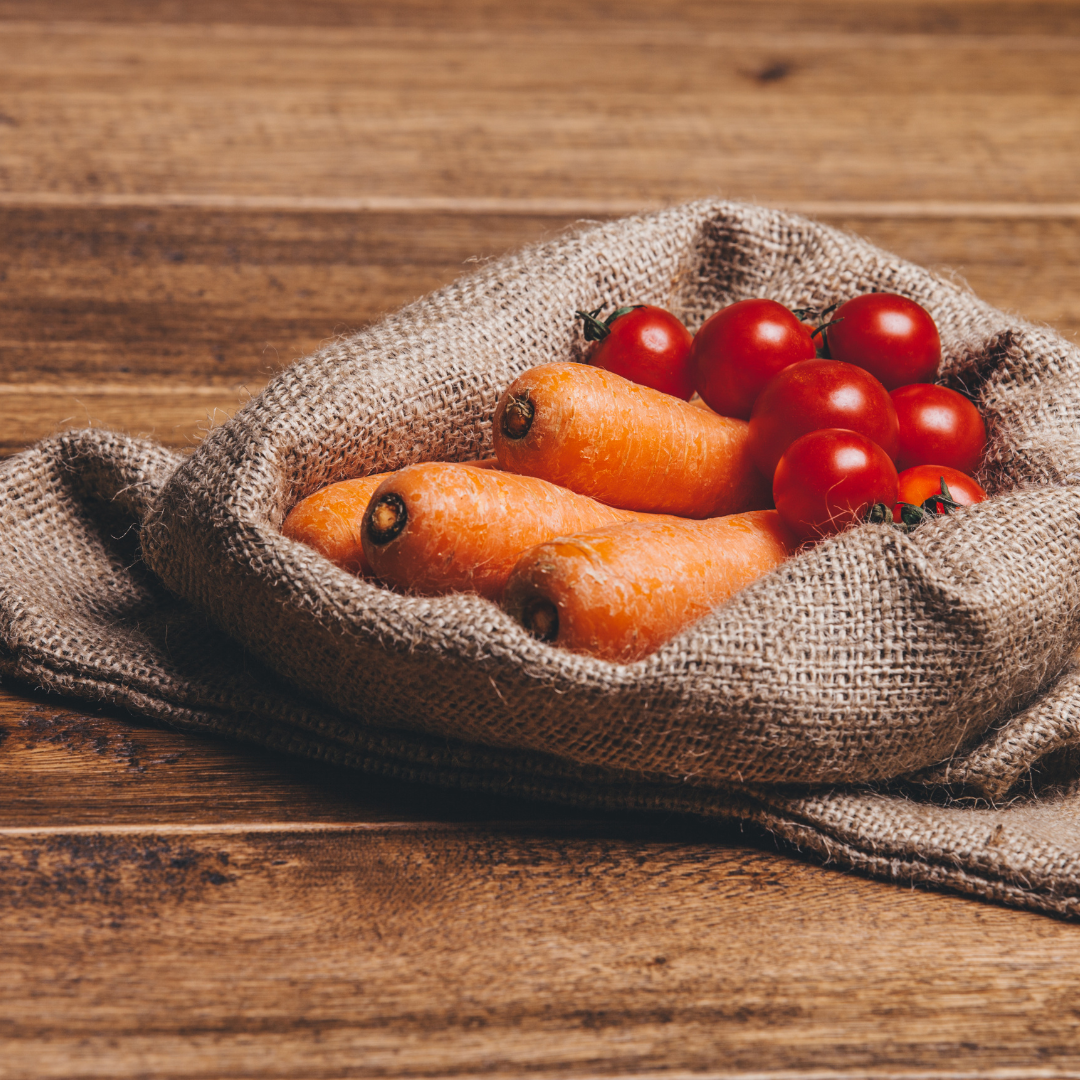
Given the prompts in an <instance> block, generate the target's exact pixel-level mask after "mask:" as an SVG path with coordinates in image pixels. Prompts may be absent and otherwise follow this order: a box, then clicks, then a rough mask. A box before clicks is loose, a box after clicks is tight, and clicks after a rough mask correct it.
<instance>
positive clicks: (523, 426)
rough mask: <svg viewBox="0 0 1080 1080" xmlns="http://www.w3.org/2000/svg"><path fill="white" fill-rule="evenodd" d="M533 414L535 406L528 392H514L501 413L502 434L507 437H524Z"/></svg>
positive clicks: (534, 413) (530, 425) (529, 426)
mask: <svg viewBox="0 0 1080 1080" xmlns="http://www.w3.org/2000/svg"><path fill="white" fill-rule="evenodd" d="M535 415H536V406H535V405H534V404H533V400H532V398H531V397H529V395H528V393H524V394H515V395H514V396H513V397H511V398H510V401H509V403H508V404H507V406H506V411H505V412H504V413H503V419H502V429H503V434H504V435H505V436H506V437H507V438H508V439H524V438H525V436H526V435H528V434H529V429H530V428H531V427H532V422H533V417H534V416H535Z"/></svg>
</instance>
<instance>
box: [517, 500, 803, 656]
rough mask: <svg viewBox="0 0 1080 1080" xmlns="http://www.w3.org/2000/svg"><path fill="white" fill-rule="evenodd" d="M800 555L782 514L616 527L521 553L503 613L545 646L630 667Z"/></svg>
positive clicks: (761, 512) (762, 512) (766, 512)
mask: <svg viewBox="0 0 1080 1080" xmlns="http://www.w3.org/2000/svg"><path fill="white" fill-rule="evenodd" d="M796 546H797V544H796V541H795V539H794V537H793V536H792V535H791V534H790V532H789V531H788V529H787V527H786V526H785V525H784V524H783V522H782V521H781V520H780V515H779V514H778V513H777V512H776V511H775V510H759V511H754V512H751V513H746V514H733V515H731V516H729V517H719V518H711V519H710V520H708V521H690V520H688V519H685V518H683V519H670V518H669V519H667V520H661V521H652V522H632V523H629V524H624V525H612V526H608V527H606V528H602V529H596V530H594V531H592V532H586V533H581V534H580V535H578V536H563V537H559V538H558V539H555V540H551V541H549V542H547V543H544V544H539V545H537V546H536V547H534V548H530V549H529V550H528V551H526V552H523V553H522V555H521V558H520V559H518V562H517V565H516V566H515V567H514V571H513V573H512V574H511V575H510V579H509V581H508V582H507V585H506V589H505V591H504V593H503V607H504V608H505V609H506V610H507V611H508V612H509V613H510V614H511V615H512V616H513V617H514V618H515V619H517V620H518V622H520V623H521V624H522V626H524V627H525V629H526V630H528V631H529V632H530V633H532V634H533V635H534V636H535V637H538V638H540V639H541V640H542V641H550V642H553V643H554V644H556V645H560V646H562V647H563V648H566V649H571V650H573V651H574V652H582V653H589V654H591V655H593V656H599V657H602V658H603V659H605V660H615V661H621V662H623V663H632V662H633V661H635V660H640V659H641V658H642V657H643V656H647V655H648V654H649V653H651V652H653V651H654V650H655V649H658V648H659V647H660V646H661V645H663V644H664V642H666V641H669V640H670V639H671V638H673V637H675V635H676V634H678V633H679V632H680V631H682V630H684V629H685V628H686V627H687V626H689V625H690V624H691V623H693V622H695V621H696V620H698V619H700V618H701V617H702V616H703V615H706V614H708V612H709V611H711V610H712V609H713V608H714V607H716V605H717V604H720V603H722V602H723V601H724V600H726V599H728V597H730V596H731V595H732V594H733V593H735V592H737V591H738V590H739V589H741V588H743V587H744V586H746V585H749V584H750V582H752V581H754V580H755V579H756V578H759V577H761V576H762V575H763V574H766V573H768V571H770V570H772V569H773V568H774V567H775V566H778V565H779V564H780V563H781V562H783V560H784V559H786V558H787V557H788V556H789V555H791V554H792V553H793V552H794V550H795V548H796Z"/></svg>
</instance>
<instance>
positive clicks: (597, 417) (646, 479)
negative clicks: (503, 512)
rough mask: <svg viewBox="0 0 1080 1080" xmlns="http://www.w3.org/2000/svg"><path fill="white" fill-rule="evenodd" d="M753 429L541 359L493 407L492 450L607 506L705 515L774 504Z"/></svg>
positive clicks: (605, 375)
mask: <svg viewBox="0 0 1080 1080" xmlns="http://www.w3.org/2000/svg"><path fill="white" fill-rule="evenodd" d="M748 432H749V425H748V424H747V423H746V421H745V420H733V419H732V418H730V417H727V416H719V415H718V414H716V413H714V412H712V411H711V410H710V409H707V408H700V407H698V406H694V405H690V404H688V403H687V402H685V401H681V400H680V399H679V398H676V397H672V396H671V395H669V394H662V393H660V392H659V391H658V390H652V389H650V388H649V387H647V386H640V385H638V384H637V383H632V382H630V380H629V379H624V378H622V377H621V376H619V375H615V374H613V373H612V372H610V371H604V370H603V369H601V368H594V367H589V366H588V365H586V364H544V365H543V366H541V367H535V368H532V369H531V370H529V371H526V372H525V373H524V374H523V375H522V376H521V377H520V378H518V379H516V380H515V381H514V382H513V383H511V385H510V387H509V388H508V389H507V391H506V393H504V394H503V396H502V398H501V399H500V400H499V404H498V406H497V407H496V409H495V430H494V439H495V454H496V456H497V457H498V459H499V464H500V465H501V466H502V467H503V468H504V469H508V470H510V471H511V472H516V473H523V474H525V475H527V476H538V477H540V478H542V479H544V480H550V481H551V482H552V483H555V484H562V485H563V486H564V487H568V488H570V489H571V490H573V491H577V492H580V493H581V494H583V495H589V496H591V497H592V498H594V499H599V500H600V501H601V502H604V503H607V504H608V505H610V506H619V507H623V508H624V509H628V510H643V511H651V512H654V513H665V514H681V515H684V516H686V517H694V518H704V517H713V516H715V515H717V514H731V513H736V512H739V511H743V510H759V509H763V508H765V507H769V506H771V505H772V492H771V489H770V485H769V483H767V482H766V480H765V478H764V477H763V476H762V475H761V474H760V473H759V472H758V471H757V468H756V467H755V466H754V464H753V462H752V461H751V460H750V455H749V453H748V452H747V447H746V442H747V434H748Z"/></svg>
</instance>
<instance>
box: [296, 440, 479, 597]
mask: <svg viewBox="0 0 1080 1080" xmlns="http://www.w3.org/2000/svg"><path fill="white" fill-rule="evenodd" d="M468 464H470V465H473V466H475V467H476V468H479V469H490V468H497V467H498V464H499V463H498V462H497V461H496V460H495V459H494V458H487V459H486V460H484V461H471V462H468ZM389 476H393V473H389V472H383V473H374V474H372V475H371V476H360V477H357V478H356V479H353V480H341V481H339V482H338V483H336V484H329V485H328V486H327V487H324V488H321V489H320V490H319V491H316V492H314V493H313V494H311V495H309V496H308V497H307V498H306V499H301V500H300V501H299V502H298V503H297V504H296V505H295V506H294V507H293V508H292V510H290V511H289V516H288V517H287V518H286V519H285V521H284V523H283V524H282V526H281V531H282V533H283V534H284V535H285V536H287V537H288V538H289V539H290V540H298V541H299V542H300V543H301V544H307V546H308V547H312V548H314V549H315V550H316V551H317V552H319V554H320V555H325V556H326V558H328V559H329V560H330V561H331V562H332V563H334V564H335V565H337V566H340V567H341V569H342V570H348V571H349V573H351V574H359V575H361V576H367V575H369V574H370V573H371V566H370V564H369V563H368V561H367V559H366V558H365V556H364V548H363V545H362V544H361V542H360V523H361V522H362V521H363V518H364V511H365V510H366V509H367V507H368V503H369V502H371V496H372V495H374V494H375V490H376V489H377V488H378V486H379V485H380V484H381V483H382V482H383V481H384V480H385V479H386V478H387V477H389Z"/></svg>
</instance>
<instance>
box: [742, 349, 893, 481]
mask: <svg viewBox="0 0 1080 1080" xmlns="http://www.w3.org/2000/svg"><path fill="white" fill-rule="evenodd" d="M818 428H847V429H849V430H851V431H857V432H859V433H860V434H862V435H865V436H866V437H867V438H868V439H872V440H873V441H874V442H876V443H877V444H878V446H880V447H881V448H882V449H883V450H884V451H885V453H886V454H888V455H889V457H891V458H895V457H896V452H897V449H898V446H899V442H898V435H897V430H898V429H897V423H896V410H895V409H894V408H893V403H892V400H891V399H890V398H889V395H888V394H887V393H886V391H885V387H884V386H882V385H881V383H879V382H878V381H877V379H875V378H874V376H873V375H871V374H870V373H869V372H867V371H863V369H862V368H857V367H854V366H852V365H851V364H841V363H840V362H839V361H838V360H804V361H802V363H799V364H792V365H791V367H787V368H784V370H783V371H781V372H780V374H779V375H777V376H776V378H774V379H773V380H772V382H770V383H769V385H768V386H767V387H765V389H764V390H763V391H762V393H761V395H760V396H759V397H758V399H757V401H756V402H755V403H754V411H753V412H752V413H751V415H750V441H749V444H748V445H749V448H750V456H751V457H752V458H753V459H754V461H755V463H756V464H757V467H758V468H759V469H760V470H761V472H762V475H764V476H772V474H773V470H774V469H775V468H776V463H777V462H778V461H779V460H780V458H781V457H782V456H783V454H784V451H785V450H787V448H788V447H789V446H790V445H791V444H792V443H793V442H794V441H795V440H796V439H797V438H799V436H800V435H805V434H807V433H808V432H811V431H816V430H817V429H818Z"/></svg>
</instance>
